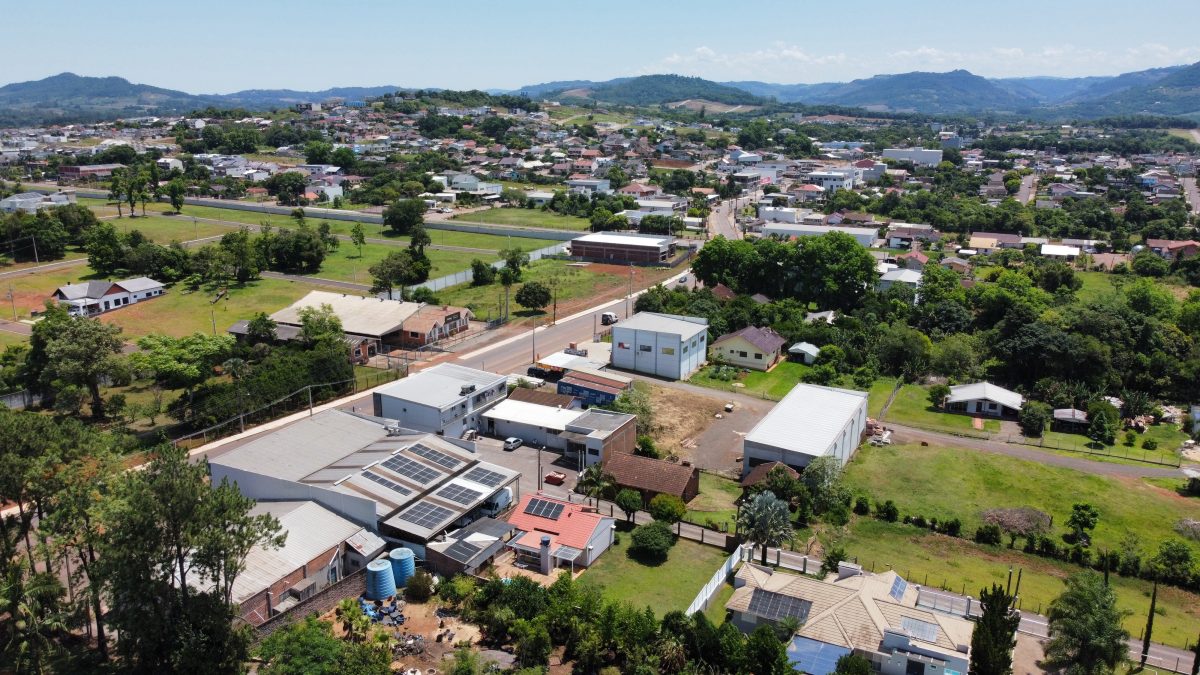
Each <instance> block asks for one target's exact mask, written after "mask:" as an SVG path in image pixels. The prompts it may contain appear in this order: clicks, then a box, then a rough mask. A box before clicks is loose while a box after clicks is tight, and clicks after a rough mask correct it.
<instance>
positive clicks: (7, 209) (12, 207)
mask: <svg viewBox="0 0 1200 675" xmlns="http://www.w3.org/2000/svg"><path fill="white" fill-rule="evenodd" d="M74 203H75V191H74V190H70V191H63V192H54V193H51V194H48V195H44V194H42V193H40V192H21V193H19V194H15V195H10V196H8V197H5V198H4V199H0V213H15V212H17V211H20V212H22V213H37V212H38V211H41V210H42V209H46V208H54V207H56V206H66V205H67V204H74Z"/></svg>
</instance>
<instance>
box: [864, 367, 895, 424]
mask: <svg viewBox="0 0 1200 675" xmlns="http://www.w3.org/2000/svg"><path fill="white" fill-rule="evenodd" d="M895 388H896V378H894V377H881V378H879V379H878V380H875V382H874V384H872V385H871V388H870V389H869V390H868V391H867V414H868V415H870V416H871V417H879V413H880V412H881V411H882V410H883V405H884V404H885V403H887V400H888V396H891V395H892V389H895Z"/></svg>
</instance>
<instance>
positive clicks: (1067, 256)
mask: <svg viewBox="0 0 1200 675" xmlns="http://www.w3.org/2000/svg"><path fill="white" fill-rule="evenodd" d="M1041 251H1042V255H1044V256H1046V257H1047V258H1058V259H1060V260H1074V259H1076V258H1078V257H1079V254H1080V250H1079V247H1078V246H1065V245H1063V244H1042V249H1041Z"/></svg>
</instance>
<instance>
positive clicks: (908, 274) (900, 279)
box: [877, 267, 921, 291]
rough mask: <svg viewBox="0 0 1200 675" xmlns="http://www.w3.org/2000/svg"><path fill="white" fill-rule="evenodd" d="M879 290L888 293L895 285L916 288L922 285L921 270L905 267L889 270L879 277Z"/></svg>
mask: <svg viewBox="0 0 1200 675" xmlns="http://www.w3.org/2000/svg"><path fill="white" fill-rule="evenodd" d="M877 285H878V288H879V290H881V291H886V290H887V289H889V288H891V287H892V286H895V285H901V286H909V287H911V288H914V289H915V288H916V287H918V286H920V285H921V272H920V271H919V270H910V269H908V268H905V267H898V268H896V269H892V270H889V271H887V272H885V273H884V274H883V275H882V276H880V277H879V283H878V284H877Z"/></svg>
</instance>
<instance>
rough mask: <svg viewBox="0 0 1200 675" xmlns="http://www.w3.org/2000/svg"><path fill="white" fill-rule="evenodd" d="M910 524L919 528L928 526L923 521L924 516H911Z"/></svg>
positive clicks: (926, 522) (927, 523)
mask: <svg viewBox="0 0 1200 675" xmlns="http://www.w3.org/2000/svg"><path fill="white" fill-rule="evenodd" d="M912 524H913V525H916V526H917V527H921V528H924V527H928V526H929V522H928V521H926V520H925V516H913V518H912Z"/></svg>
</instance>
